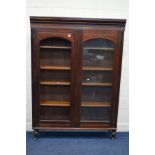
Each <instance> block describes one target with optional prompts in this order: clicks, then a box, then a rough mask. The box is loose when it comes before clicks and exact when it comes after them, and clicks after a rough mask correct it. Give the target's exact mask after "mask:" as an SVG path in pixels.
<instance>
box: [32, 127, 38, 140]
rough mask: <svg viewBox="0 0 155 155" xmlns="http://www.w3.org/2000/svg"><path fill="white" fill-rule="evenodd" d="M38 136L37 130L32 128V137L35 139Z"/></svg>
mask: <svg viewBox="0 0 155 155" xmlns="http://www.w3.org/2000/svg"><path fill="white" fill-rule="evenodd" d="M38 136H39V130H36V129H34V131H33V138H34V140H37V139H38Z"/></svg>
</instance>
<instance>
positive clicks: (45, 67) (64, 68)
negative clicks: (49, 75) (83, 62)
mask: <svg viewBox="0 0 155 155" xmlns="http://www.w3.org/2000/svg"><path fill="white" fill-rule="evenodd" d="M40 69H51V70H70V69H71V67H70V66H48V65H47V66H40Z"/></svg>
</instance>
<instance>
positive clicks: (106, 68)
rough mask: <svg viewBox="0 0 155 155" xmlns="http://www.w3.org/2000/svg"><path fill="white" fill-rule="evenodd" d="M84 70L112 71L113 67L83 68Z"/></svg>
mask: <svg viewBox="0 0 155 155" xmlns="http://www.w3.org/2000/svg"><path fill="white" fill-rule="evenodd" d="M82 70H96V71H112V70H113V67H83V68H82Z"/></svg>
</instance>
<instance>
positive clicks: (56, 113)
mask: <svg viewBox="0 0 155 155" xmlns="http://www.w3.org/2000/svg"><path fill="white" fill-rule="evenodd" d="M30 23H31V48H32V120H33V122H32V128H33V130H34V132H33V134H34V137H37V136H38V133H39V131H42V130H89V131H90V130H101V131H102V130H108V131H110V132H111V135H112V138H114V137H115V134H116V130H117V115H118V104H119V87H120V77H121V62H122V52H123V35H124V29H125V23H126V20H124V19H94V18H67V17H65V18H62V17H30Z"/></svg>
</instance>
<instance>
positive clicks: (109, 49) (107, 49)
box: [84, 47, 114, 51]
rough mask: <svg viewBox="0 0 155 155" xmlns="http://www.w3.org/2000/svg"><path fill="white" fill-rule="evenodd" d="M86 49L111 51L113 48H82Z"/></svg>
mask: <svg viewBox="0 0 155 155" xmlns="http://www.w3.org/2000/svg"><path fill="white" fill-rule="evenodd" d="M85 49H88V50H106V51H113V50H114V48H111V47H84V50H85Z"/></svg>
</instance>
